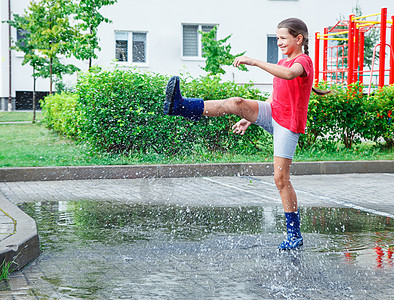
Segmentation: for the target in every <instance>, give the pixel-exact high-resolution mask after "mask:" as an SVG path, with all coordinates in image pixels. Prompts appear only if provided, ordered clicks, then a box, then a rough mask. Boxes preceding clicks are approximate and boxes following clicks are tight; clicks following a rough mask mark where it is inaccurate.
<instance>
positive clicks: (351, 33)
mask: <svg viewBox="0 0 394 300" xmlns="http://www.w3.org/2000/svg"><path fill="white" fill-rule="evenodd" d="M353 17H354V15H350V16H349V26H348V27H349V34H348V40H349V44H348V50H347V68H348V73H347V85H350V84H352V83H353V82H354V81H353V80H354V68H353V63H354V58H353V56H354V24H355V23H354V20H353Z"/></svg>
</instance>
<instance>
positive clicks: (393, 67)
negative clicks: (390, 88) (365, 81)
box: [389, 16, 394, 84]
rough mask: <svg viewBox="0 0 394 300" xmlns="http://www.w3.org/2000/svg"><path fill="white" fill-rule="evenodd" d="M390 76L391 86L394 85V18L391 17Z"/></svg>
mask: <svg viewBox="0 0 394 300" xmlns="http://www.w3.org/2000/svg"><path fill="white" fill-rule="evenodd" d="M390 46H391V51H390V76H389V84H394V16H391V39H390Z"/></svg>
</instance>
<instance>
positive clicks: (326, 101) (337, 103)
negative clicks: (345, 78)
mask: <svg viewBox="0 0 394 300" xmlns="http://www.w3.org/2000/svg"><path fill="white" fill-rule="evenodd" d="M318 88H321V89H329V90H331V91H332V92H333V93H332V94H328V95H325V96H318V95H315V94H314V93H313V92H312V94H311V98H310V102H309V107H308V120H307V129H306V135H305V136H302V137H301V139H300V145H301V146H302V147H307V146H311V145H313V144H314V143H315V142H316V141H317V139H320V140H321V139H324V140H326V141H328V142H329V143H335V142H336V141H337V140H338V139H339V140H341V141H342V142H343V144H344V145H345V147H346V148H351V147H352V145H353V144H354V143H359V142H360V141H361V140H362V139H363V138H366V137H368V134H369V130H370V128H371V126H372V124H371V120H370V119H369V118H368V111H369V109H370V104H369V100H368V97H367V96H366V95H365V94H364V93H363V85H362V84H360V83H354V84H351V85H350V86H349V87H347V88H344V87H342V86H339V85H332V86H328V85H327V83H324V82H322V83H320V84H319V86H318Z"/></svg>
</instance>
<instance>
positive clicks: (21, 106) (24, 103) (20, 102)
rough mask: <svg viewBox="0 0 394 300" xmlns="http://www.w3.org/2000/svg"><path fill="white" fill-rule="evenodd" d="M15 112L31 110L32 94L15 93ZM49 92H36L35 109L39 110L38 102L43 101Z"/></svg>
mask: <svg viewBox="0 0 394 300" xmlns="http://www.w3.org/2000/svg"><path fill="white" fill-rule="evenodd" d="M15 93H16V102H15V109H16V110H32V109H33V92H31V91H16V92H15ZM48 94H49V92H36V109H41V105H40V102H39V100H41V99H44V97H45V96H47V95H48Z"/></svg>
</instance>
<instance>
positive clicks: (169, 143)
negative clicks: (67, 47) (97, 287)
mask: <svg viewBox="0 0 394 300" xmlns="http://www.w3.org/2000/svg"><path fill="white" fill-rule="evenodd" d="M168 79H169V78H168V77H166V76H163V75H159V74H153V73H140V72H134V71H121V70H113V71H99V72H91V73H85V74H83V75H82V76H80V77H79V80H78V84H77V87H76V90H77V93H78V103H77V107H76V109H77V111H78V112H79V115H80V117H79V123H78V131H79V138H81V139H83V140H85V141H88V142H90V143H91V144H93V145H95V146H96V147H98V148H99V149H101V150H104V151H108V152H115V153H125V152H135V151H137V152H144V153H147V152H156V153H164V154H169V155H173V154H176V153H179V152H185V153H187V152H188V151H199V150H201V149H206V150H222V151H226V150H230V149H232V150H234V149H237V150H239V151H258V150H262V149H265V148H267V147H266V144H268V143H267V142H265V141H266V140H267V139H268V140H269V135H267V134H266V133H265V132H264V130H262V129H261V128H257V127H256V128H253V129H252V133H253V134H251V135H249V136H248V137H240V136H236V135H234V134H233V133H232V131H231V126H232V125H233V124H234V123H235V122H236V121H237V120H238V119H239V118H238V117H236V116H224V117H220V118H216V119H215V120H213V119H209V118H206V117H203V118H202V119H201V120H200V121H199V122H191V121H188V120H185V119H184V118H182V117H169V116H166V115H164V113H163V103H164V97H165V87H166V84H167V82H168ZM181 86H182V92H183V95H184V96H185V97H200V98H203V99H204V100H207V99H222V98H228V97H231V96H241V97H247V98H252V99H259V100H264V99H265V98H264V97H263V96H261V95H260V92H259V91H258V90H256V89H254V88H252V87H251V86H239V85H237V84H235V83H233V82H224V83H221V82H220V79H219V78H218V77H212V76H211V77H201V78H198V79H193V78H187V80H182V82H181ZM261 143H263V144H264V143H265V144H264V145H261Z"/></svg>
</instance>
